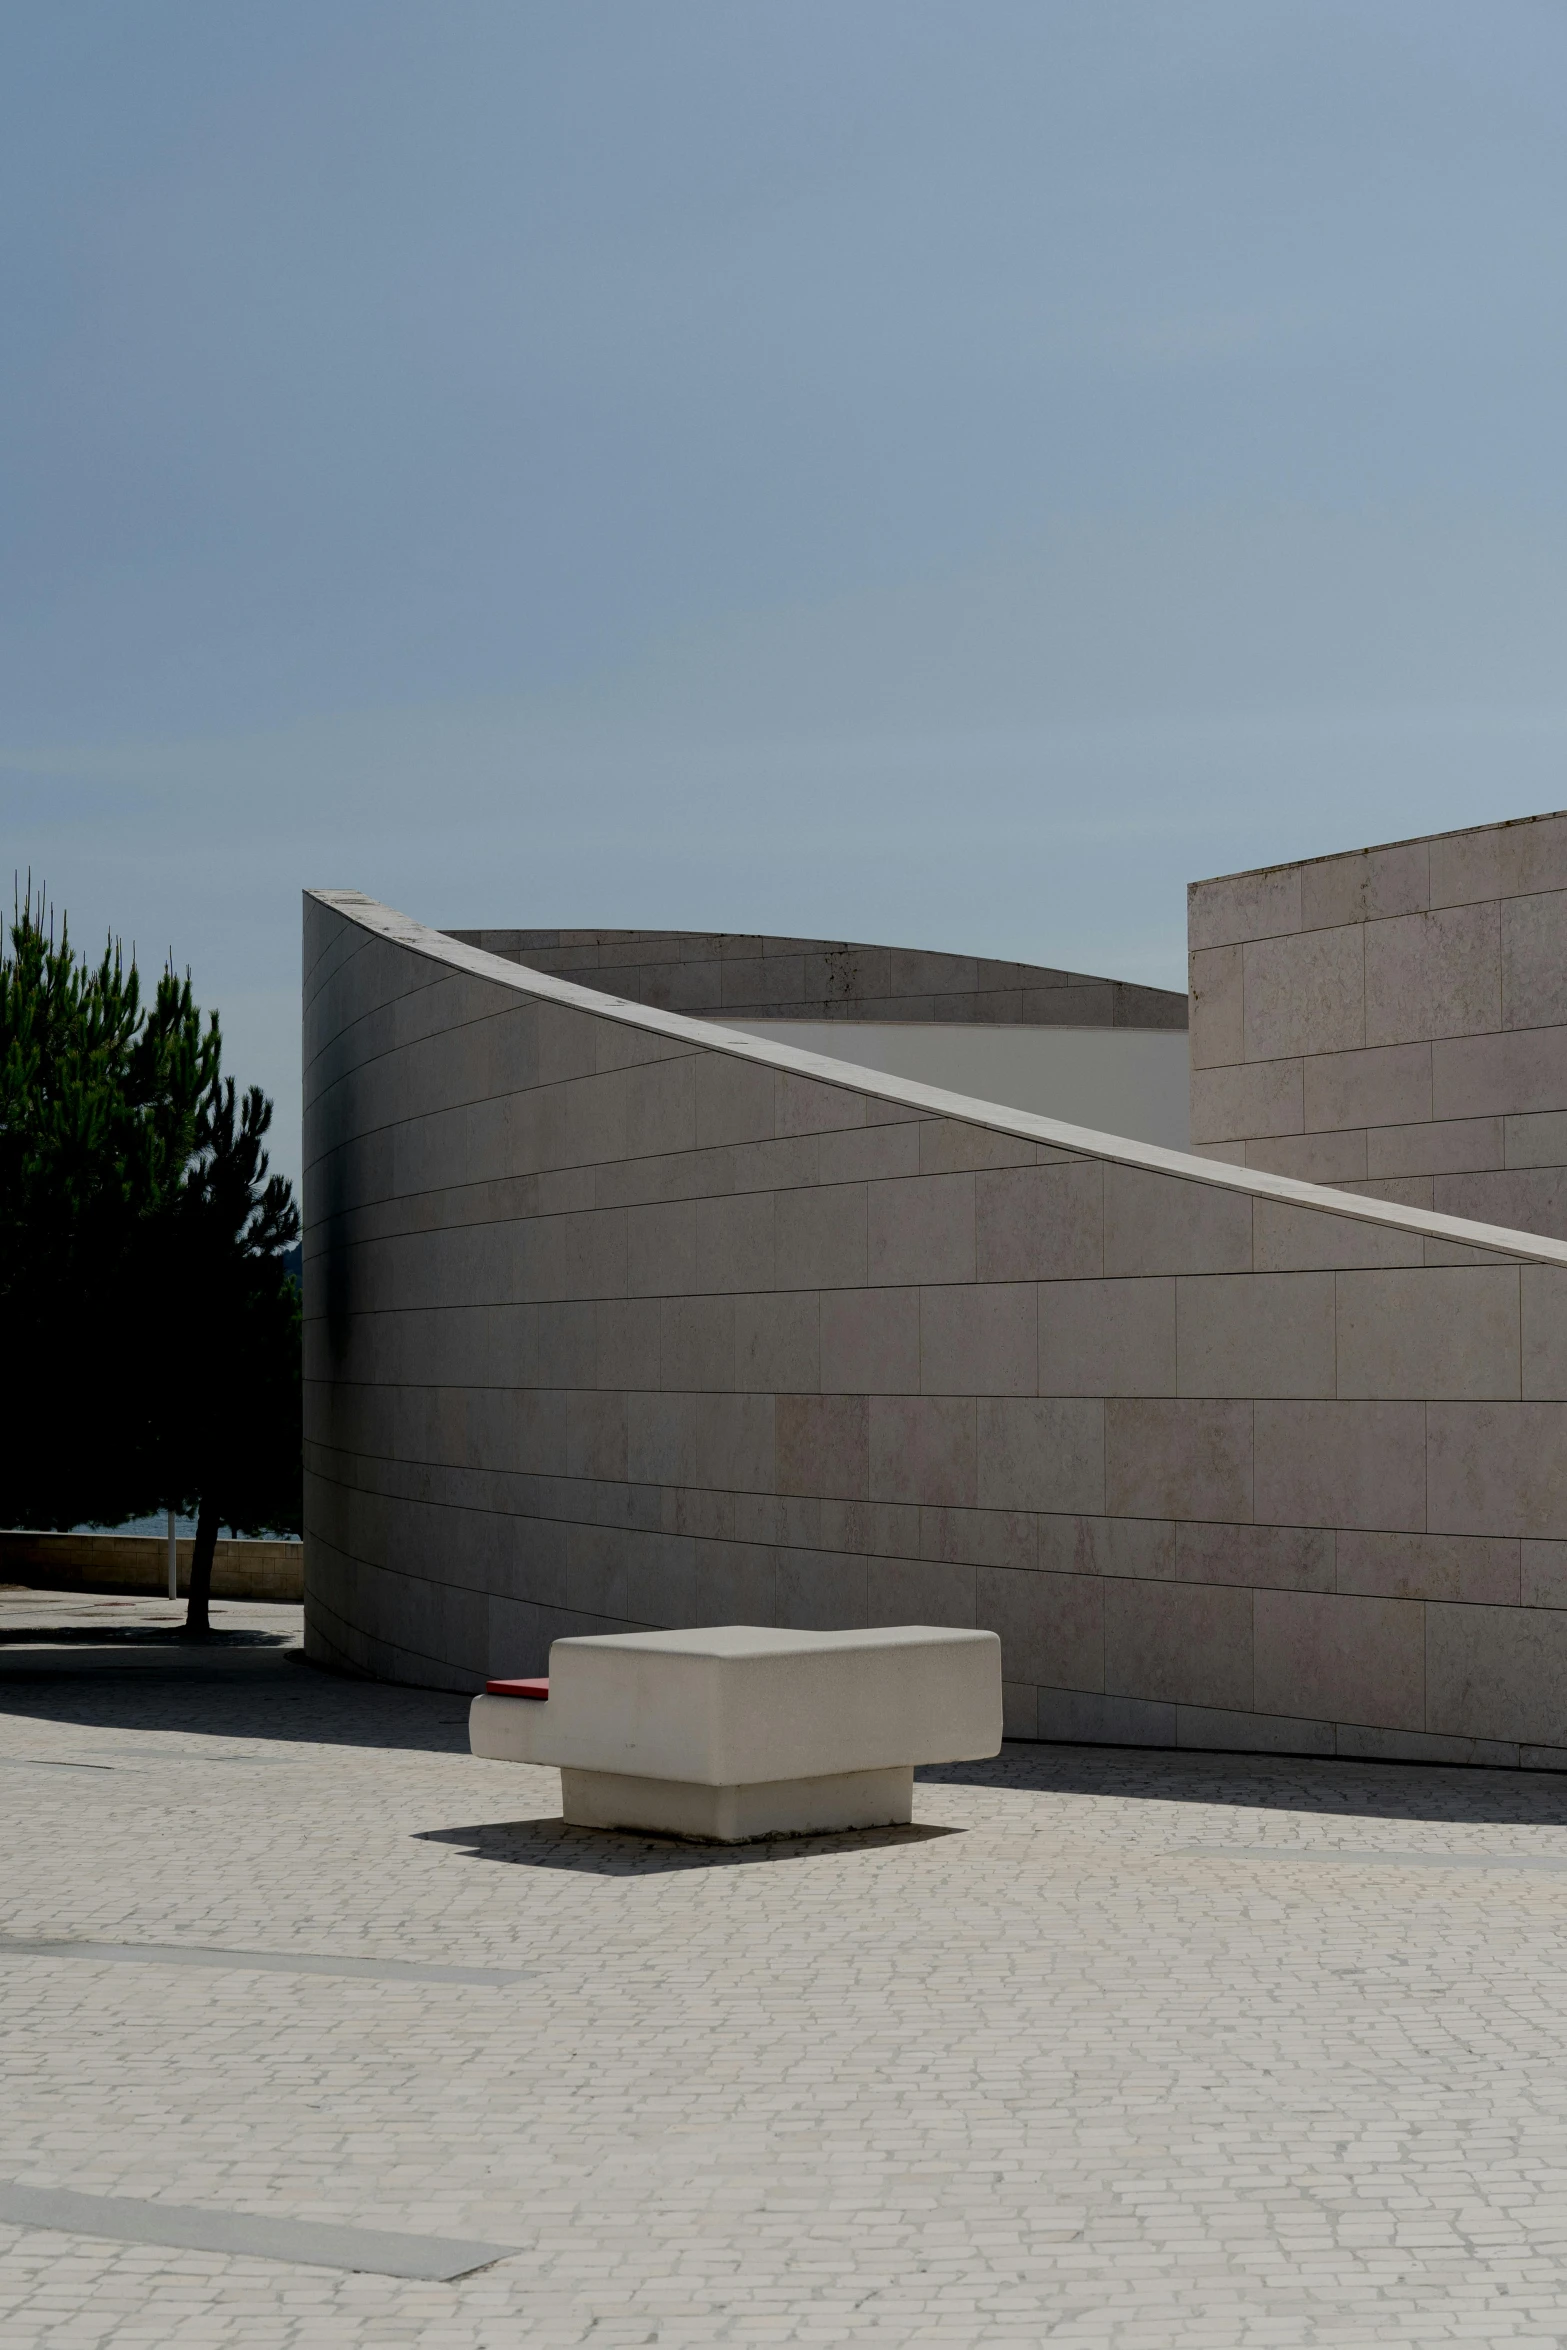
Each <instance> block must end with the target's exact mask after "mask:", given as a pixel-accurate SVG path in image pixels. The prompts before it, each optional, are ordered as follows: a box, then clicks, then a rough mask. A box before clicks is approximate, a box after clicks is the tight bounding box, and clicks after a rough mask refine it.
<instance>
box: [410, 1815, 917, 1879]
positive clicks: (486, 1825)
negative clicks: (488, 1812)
mask: <svg viewBox="0 0 1567 2350" xmlns="http://www.w3.org/2000/svg"><path fill="white" fill-rule="evenodd" d="M962 1833H963V1831H962V1829H961V1828H947V1827H937V1826H932V1825H927V1824H924V1823H920V1822H916V1823H915V1824H914V1825H913V1826H912V1827H907V1828H859V1829H852V1830H848V1831H845V1832H843V1833H841V1834H838V1835H832V1836H774V1837H769V1838H767V1839H765V1840H764V1841H763V1842H761V1843H757V1844H682V1843H681V1842H680V1841H679V1839H678V1838H676V1837H672V1836H640V1835H638V1836H622V1835H616V1834H615V1833H614V1832H613V1831H611V1830H609V1829H606V1828H573V1827H569V1826H568V1825H567V1823H566V1822H565V1821H564V1820H560V1819H544V1820H487V1821H483V1822H481V1823H480V1825H479V1826H477V1827H473V1828H426V1829H424V1830H422V1831H421V1833H420V1835H419V1837H418V1839H417V1841H418V1842H419V1843H421V1844H454V1845H456V1846H457V1848H458V1850H459V1851H461V1852H465V1853H467V1854H468V1856H469V1858H470V1859H471V1860H490V1861H500V1862H501V1863H503V1864H504V1865H505V1866H507V1867H509V1868H523V1869H574V1870H576V1871H577V1872H579V1873H580V1874H583V1875H587V1876H593V1877H657V1876H665V1875H667V1874H668V1873H669V1872H670V1871H671V1870H680V1869H735V1868H755V1867H756V1866H757V1865H758V1864H759V1863H761V1862H764V1861H775V1860H809V1859H811V1858H812V1856H813V1855H815V1854H818V1853H823V1852H881V1851H884V1850H886V1849H887V1848H888V1847H889V1846H895V1845H899V1844H929V1843H931V1842H932V1841H934V1840H935V1839H936V1838H938V1837H942V1836H960V1835H961V1834H962Z"/></svg>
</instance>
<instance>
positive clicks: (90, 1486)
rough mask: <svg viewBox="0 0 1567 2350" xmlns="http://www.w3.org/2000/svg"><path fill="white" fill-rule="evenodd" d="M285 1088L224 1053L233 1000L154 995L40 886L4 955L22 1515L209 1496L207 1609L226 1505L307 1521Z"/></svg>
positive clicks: (5, 1115)
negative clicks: (236, 1072)
mask: <svg viewBox="0 0 1567 2350" xmlns="http://www.w3.org/2000/svg"><path fill="white" fill-rule="evenodd" d="M271 1117H272V1106H271V1104H270V1103H269V1102H268V1101H267V1100H266V1098H265V1096H264V1095H263V1094H262V1093H261V1092H260V1091H259V1089H257V1088H252V1089H251V1091H250V1092H249V1093H247V1094H246V1095H245V1096H244V1097H243V1100H241V1099H239V1097H238V1096H237V1094H236V1089H235V1086H234V1082H233V1080H232V1079H231V1078H230V1079H225V1078H224V1076H223V1074H222V1038H221V1033H220V1030H219V1025H218V1020H217V1015H216V1014H215V1013H214V1014H213V1015H211V1016H210V1018H209V1019H208V1020H206V1021H205V1022H203V1020H202V1016H201V1013H200V1011H199V1009H198V1008H197V1006H196V1004H195V1001H194V999H193V996H192V992H191V981H190V976H189V974H188V973H187V974H186V976H185V977H184V978H183V979H177V978H176V977H175V975H174V973H173V971H172V970H168V971H165V972H164V973H163V975H162V976H161V977H160V979H159V981H158V986H157V990H156V993H155V995H154V998H153V1002H152V1004H151V1006H150V1007H148V1008H146V1009H144V1008H143V1006H142V1002H141V991H140V982H139V979H138V976H137V971H136V966H135V961H134V958H133V959H132V960H131V961H130V963H129V965H128V966H127V964H126V961H125V958H124V956H123V954H122V953H121V951H120V949H119V948H118V946H115V945H112V944H111V945H110V946H108V947H106V948H105V951H104V955H103V959H102V961H101V962H100V963H99V964H98V965H97V966H96V967H93V966H90V965H89V964H88V963H87V962H86V961H85V960H84V959H79V958H78V957H77V956H76V954H75V953H74V951H73V949H72V947H71V944H70V938H69V932H68V928H67V926H66V925H65V923H64V922H63V921H62V923H61V927H60V936H59V943H58V945H57V944H56V943H55V938H54V931H53V923H52V918H51V917H50V916H49V915H48V914H47V912H46V908H45V905H44V902H43V900H42V898H40V899H39V900H37V901H36V902H35V901H34V898H33V894H32V889H31V885H30V884H29V887H28V890H27V893H26V896H25V897H19V899H18V901H17V904H16V907H15V910H14V915H13V920H12V924H11V933H10V950H9V953H8V954H4V955H0V1328H3V1332H4V1349H5V1354H4V1359H5V1362H6V1365H7V1381H6V1401H5V1442H4V1444H3V1445H0V1522H3V1523H7V1524H10V1525H34V1526H73V1525H79V1524H83V1523H87V1524H98V1525H115V1524H121V1523H123V1522H124V1520H125V1519H126V1518H128V1517H134V1516H140V1515H143V1514H145V1513H146V1512H148V1511H150V1510H152V1509H154V1508H159V1507H168V1508H175V1509H186V1508H190V1507H194V1508H195V1509H196V1510H197V1513H198V1518H197V1524H198V1532H197V1542H196V1562H195V1568H194V1571H193V1574H192V1578H191V1602H190V1611H189V1616H188V1620H187V1628H188V1629H190V1630H192V1631H193V1632H197V1633H200V1632H204V1631H205V1630H206V1629H207V1622H208V1598H209V1593H210V1587H211V1575H212V1558H213V1550H214V1547H215V1544H216V1539H217V1529H218V1526H219V1525H220V1524H228V1525H230V1526H232V1527H233V1528H234V1529H235V1531H236V1532H241V1531H242V1532H246V1533H252V1532H261V1531H264V1530H275V1531H291V1532H292V1531H297V1530H298V1527H299V1520H300V1465H299V1464H300V1419H299V1292H298V1289H297V1286H296V1285H295V1283H294V1282H293V1281H292V1279H291V1278H290V1277H289V1275H288V1273H287V1271H286V1269H285V1266H284V1262H283V1251H284V1250H285V1249H286V1248H287V1247H288V1246H289V1244H290V1243H291V1242H292V1241H293V1240H294V1238H295V1237H296V1235H297V1233H298V1230H299V1218H298V1213H297V1210H296V1209H295V1206H294V1202H293V1197H292V1193H291V1191H290V1188H289V1186H288V1184H287V1183H286V1182H285V1181H283V1179H282V1178H281V1177H279V1176H270V1177H269V1175H268V1170H267V1157H266V1152H265V1150H264V1149H263V1147H262V1138H263V1137H264V1135H265V1134H266V1132H267V1129H268V1127H269V1125H270V1123H271Z"/></svg>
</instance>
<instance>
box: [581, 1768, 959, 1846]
mask: <svg viewBox="0 0 1567 2350" xmlns="http://www.w3.org/2000/svg"><path fill="white" fill-rule="evenodd" d="M560 1793H561V1813H562V1816H563V1817H564V1819H565V1820H566V1821H567V1823H568V1825H569V1826H571V1827H574V1828H628V1829H632V1830H635V1829H639V1828H640V1829H645V1830H646V1831H647V1833H648V1834H649V1835H653V1836H685V1837H690V1838H692V1839H693V1840H695V1841H696V1842H698V1843H702V1844H749V1843H750V1842H752V1841H753V1839H755V1838H756V1837H759V1836H814V1835H828V1834H831V1833H834V1832H835V1831H836V1830H838V1829H840V1828H893V1827H906V1826H907V1824H908V1822H909V1821H910V1820H911V1819H912V1818H913V1817H914V1768H913V1765H912V1764H911V1763H904V1764H902V1765H901V1766H899V1767H897V1768H895V1769H893V1770H890V1771H837V1772H834V1773H833V1774H832V1775H831V1776H830V1777H828V1778H825V1779H761V1780H755V1781H753V1782H752V1783H750V1784H749V1785H746V1786H739V1787H704V1786H701V1785H700V1784H698V1783H697V1782H696V1781H695V1780H691V1779H633V1778H631V1777H629V1776H628V1775H625V1774H623V1773H620V1772H617V1771H572V1770H563V1771H562V1772H561V1774H560Z"/></svg>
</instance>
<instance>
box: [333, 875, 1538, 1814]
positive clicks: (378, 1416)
mask: <svg viewBox="0 0 1567 2350" xmlns="http://www.w3.org/2000/svg"><path fill="white" fill-rule="evenodd" d="M305 1108H306V1128H305V1144H306V1147H305V1156H306V1173H305V1211H306V1261H305V1298H306V1374H307V1386H306V1437H307V1462H306V1465H307V1483H306V1616H307V1643H308V1646H309V1648H310V1650H311V1652H312V1653H313V1654H314V1655H316V1656H318V1657H320V1658H322V1659H325V1660H330V1661H333V1662H337V1663H340V1664H344V1665H347V1666H349V1667H352V1668H354V1669H358V1670H361V1671H366V1672H373V1673H379V1674H385V1675H387V1676H389V1677H392V1678H399V1679H405V1680H411V1681H418V1682H424V1683H433V1684H437V1685H442V1686H447V1687H454V1688H473V1687H475V1686H477V1684H478V1683H479V1681H480V1680H481V1679H482V1678H483V1677H484V1676H485V1675H486V1674H487V1673H492V1672H502V1671H505V1672H511V1673H528V1672H530V1671H532V1672H536V1671H538V1670H540V1669H542V1667H543V1664H544V1662H545V1658H546V1655H547V1650H548V1645H549V1641H550V1640H551V1638H553V1637H555V1636H556V1635H558V1634H561V1633H565V1632H583V1631H608V1630H623V1629H631V1628H635V1627H638V1626H656V1625H678V1624H689V1623H722V1622H726V1621H729V1622H734V1621H743V1622H752V1623H783V1624H800V1625H820V1626H824V1627H831V1626H839V1625H854V1624H861V1623H888V1622H911V1621H922V1622H927V1623H956V1624H978V1625H981V1626H984V1627H987V1628H990V1629H994V1630H995V1631H997V1632H999V1634H1000V1635H1001V1639H1002V1643H1003V1655H1004V1660H1005V1670H1006V1674H1007V1683H1008V1692H1007V1702H1008V1721H1009V1728H1010V1730H1011V1732H1012V1734H1013V1735H1017V1736H1023V1737H1034V1736H1045V1737H1073V1738H1090V1739H1111V1740H1115V1741H1144V1742H1151V1743H1160V1744H1165V1743H1177V1742H1179V1743H1189V1744H1194V1745H1201V1746H1215V1745H1222V1746H1238V1747H1256V1748H1274V1749H1280V1750H1287V1751H1303V1752H1312V1753H1333V1752H1338V1753H1348V1754H1364V1755H1376V1754H1388V1755H1410V1756H1420V1757H1427V1758H1432V1759H1451V1760H1455V1761H1463V1760H1476V1759H1481V1760H1490V1761H1498V1762H1517V1761H1520V1760H1522V1761H1526V1762H1527V1761H1533V1762H1539V1763H1547V1764H1550V1765H1552V1766H1553V1767H1556V1766H1558V1765H1562V1764H1567V1288H1564V1279H1567V1246H1564V1245H1563V1244H1561V1243H1557V1242H1553V1241H1550V1240H1546V1239H1537V1238H1532V1237H1530V1236H1528V1235H1525V1234H1522V1233H1518V1232H1509V1231H1502V1230H1498V1229H1494V1228H1491V1227H1488V1226H1483V1225H1478V1224H1465V1223H1460V1222H1458V1221H1456V1220H1455V1219H1452V1218H1448V1217H1442V1216H1436V1215H1432V1214H1428V1213H1423V1212H1422V1211H1420V1210H1417V1209H1412V1208H1408V1207H1405V1206H1402V1205H1398V1204H1393V1203H1386V1202H1381V1201H1377V1200H1374V1199H1371V1198H1367V1197H1363V1196H1357V1195H1350V1194H1345V1193H1342V1192H1331V1191H1326V1190H1323V1189H1321V1188H1318V1187H1315V1186H1313V1185H1310V1184H1305V1183H1300V1182H1295V1181H1291V1180H1289V1179H1286V1178H1282V1177H1277V1176H1272V1175H1268V1174H1266V1173H1260V1172H1257V1171H1254V1170H1250V1169H1241V1168H1237V1167H1233V1166H1227V1165H1220V1164H1217V1163H1213V1162H1209V1161H1206V1160H1203V1159H1199V1158H1194V1157H1191V1156H1188V1155H1186V1154H1181V1153H1176V1152H1173V1151H1163V1150H1159V1149H1157V1148H1155V1147H1152V1146H1146V1145H1139V1144H1136V1143H1133V1142H1129V1141H1124V1140H1121V1139H1118V1138H1116V1137H1114V1136H1105V1135H1094V1134H1090V1133H1087V1132H1084V1131H1082V1130H1080V1129H1075V1128H1071V1127H1067V1126H1063V1125H1061V1124H1058V1123H1055V1122H1052V1121H1050V1120H1047V1119H1044V1118H1040V1117H1031V1116H1028V1115H1026V1114H1024V1113H1021V1112H1017V1111H1009V1110H1006V1109H1003V1108H999V1107H996V1106H995V1105H990V1104H986V1103H982V1102H977V1101H972V1100H966V1099H963V1098H961V1097H957V1096H950V1095H944V1094H940V1093H937V1092H935V1091H934V1090H932V1089H930V1088H928V1087H924V1086H920V1085H917V1084H914V1083H912V1082H909V1081H907V1080H900V1079H894V1078H891V1077H885V1078H873V1077H872V1076H871V1075H870V1073H868V1072H866V1071H864V1070H857V1069H855V1068H853V1067H850V1066H849V1065H847V1064H844V1063H840V1062H833V1061H831V1060H827V1059H824V1058H820V1057H818V1056H814V1055H811V1054H807V1053H802V1052H798V1051H794V1050H792V1049H790V1048H789V1047H787V1046H784V1045H781V1044H778V1043H776V1042H773V1041H770V1040H769V1041H765V1042H764V1041H762V1040H758V1039H751V1038H745V1037H742V1036H739V1035H735V1034H733V1033H732V1032H729V1031H726V1030H724V1029H721V1028H718V1027H716V1026H714V1025H711V1024H705V1023H702V1022H699V1021H697V1020H693V1019H690V1018H686V1017H682V1016H681V1015H679V1014H675V1013H669V1012H661V1011H657V1010H653V1009H650V1008H647V1007H645V1006H636V1005H630V1004H626V1003H615V1002H611V1001H609V1000H608V999H606V998H605V997H604V996H602V995H599V994H596V993H595V992H594V991H592V990H589V989H586V988H583V987H581V986H578V985H574V984H572V983H571V982H569V981H564V980H561V979H557V978H553V977H550V976H548V975H545V974H541V973H538V972H535V971H532V970H525V969H522V968H520V967H518V966H517V965H516V964H515V963H512V962H508V961H504V960H501V959H498V958H496V957H495V956H492V955H490V954H487V953H486V952H484V951H483V950H481V949H479V948H476V947H473V946H467V945H463V944H461V943H458V942H456V941H454V940H453V939H451V938H450V937H447V936H443V935H442V934H440V933H438V932H435V931H431V930H428V929H425V928H423V927H422V926H421V925H419V924H417V923H413V922H410V921H407V920H405V919H404V918H403V917H401V916H398V915H395V914H392V913H390V912H388V911H387V909H385V908H383V907H379V906H376V905H375V904H373V903H372V902H371V901H369V900H367V899H363V898H360V897H358V896H357V895H356V894H355V893H353V892H321V893H315V894H313V895H312V896H311V897H310V898H309V899H307V902H306V949H305ZM1558 1603H1562V1604H1558Z"/></svg>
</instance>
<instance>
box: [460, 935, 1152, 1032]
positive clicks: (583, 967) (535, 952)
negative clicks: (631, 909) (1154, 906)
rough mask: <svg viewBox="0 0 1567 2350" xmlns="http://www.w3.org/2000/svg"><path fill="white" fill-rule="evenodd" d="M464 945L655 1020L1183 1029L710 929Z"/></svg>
mask: <svg viewBox="0 0 1567 2350" xmlns="http://www.w3.org/2000/svg"><path fill="white" fill-rule="evenodd" d="M445 935H446V936H447V937H449V938H455V939H457V940H459V941H460V942H461V944H462V945H464V946H475V947H482V948H483V949H484V950H485V951H486V953H488V954H492V955H499V956H501V957H502V958H503V960H504V961H506V962H510V963H524V964H526V965H527V967H528V968H529V969H530V970H533V971H548V972H550V973H552V974H553V975H554V976H555V977H556V978H557V979H570V980H574V981H575V982H576V984H577V985H578V986H579V987H591V988H596V989H599V990H601V991H602V992H603V993H604V994H605V995H613V996H620V997H622V998H623V999H624V1000H625V1001H626V1002H627V1003H631V1004H648V1005H651V1006H652V1007H653V1008H654V1009H655V1010H656V1011H664V1012H687V1013H690V1014H691V1015H692V1016H693V1017H694V1018H696V1019H702V1018H704V1017H711V1018H727V1019H732V1020H878V1021H885V1020H903V1021H916V1020H952V1021H963V1022H975V1023H978V1024H981V1025H984V1026H993V1027H1022V1028H1029V1027H1040V1028H1044V1027H1062V1028H1164V1029H1168V1028H1184V1027H1185V1026H1186V998H1185V996H1183V995H1179V994H1177V993H1176V991H1175V990H1174V989H1173V988H1168V987H1139V986H1137V985H1136V984H1135V983H1134V982H1133V981H1131V980H1127V979H1096V978H1094V977H1092V976H1091V975H1090V974H1089V973H1087V972H1084V971H1055V970H1049V969H1046V968H1044V967H1043V966H1041V965H1039V964H1037V963H1001V962H995V961H992V960H989V959H987V958H986V957H985V956H983V955H943V954H934V953H930V952H927V951H926V950H924V949H922V948H915V947H878V946H863V945H856V944H854V943H853V942H852V941H848V940H843V939H832V938H757V937H751V936H742V935H737V934H735V933H733V932H729V931H708V930H452V931H448V932H447V933H446V934H445Z"/></svg>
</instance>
